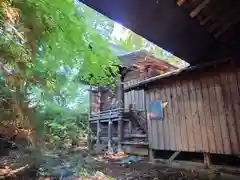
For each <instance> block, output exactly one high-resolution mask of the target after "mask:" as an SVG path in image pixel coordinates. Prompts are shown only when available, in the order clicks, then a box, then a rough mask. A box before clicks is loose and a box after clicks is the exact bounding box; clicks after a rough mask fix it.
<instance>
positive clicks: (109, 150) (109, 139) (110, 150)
mask: <svg viewBox="0 0 240 180" xmlns="http://www.w3.org/2000/svg"><path fill="white" fill-rule="evenodd" d="M108 152H110V153H112V152H113V148H112V120H111V119H109V121H108Z"/></svg>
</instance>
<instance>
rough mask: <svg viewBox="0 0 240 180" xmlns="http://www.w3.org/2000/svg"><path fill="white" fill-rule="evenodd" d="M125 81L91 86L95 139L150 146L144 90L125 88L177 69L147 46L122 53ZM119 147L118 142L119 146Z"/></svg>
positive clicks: (111, 144)
mask: <svg viewBox="0 0 240 180" xmlns="http://www.w3.org/2000/svg"><path fill="white" fill-rule="evenodd" d="M119 59H120V66H121V69H122V70H121V82H119V84H117V85H116V88H115V90H112V89H111V88H108V87H91V90H90V92H91V93H90V98H91V100H90V101H91V112H90V119H89V120H90V129H91V130H92V138H91V139H92V141H94V140H95V143H97V144H105V145H107V144H108V147H109V149H112V147H113V145H114V144H118V149H119V150H121V149H122V145H125V146H127V145H129V146H131V145H137V144H141V145H142V146H148V139H147V136H148V134H147V132H148V128H147V118H146V112H145V109H146V108H145V99H144V91H143V90H142V91H134V92H126V93H124V88H126V87H128V86H131V85H133V84H135V83H137V82H140V81H142V80H145V79H148V78H150V77H154V76H156V75H159V74H163V73H166V72H170V71H173V70H176V69H177V68H176V67H174V66H173V65H170V64H169V63H167V62H165V61H162V60H160V59H157V58H156V57H154V56H152V55H151V54H150V53H148V52H147V51H145V50H141V51H137V52H132V53H128V54H125V55H121V56H119ZM115 147H116V146H115Z"/></svg>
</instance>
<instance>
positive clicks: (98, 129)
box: [96, 120, 101, 144]
mask: <svg viewBox="0 0 240 180" xmlns="http://www.w3.org/2000/svg"><path fill="white" fill-rule="evenodd" d="M100 131H101V127H100V120H98V121H97V142H96V143H97V144H100Z"/></svg>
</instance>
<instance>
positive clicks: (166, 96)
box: [126, 69, 240, 155]
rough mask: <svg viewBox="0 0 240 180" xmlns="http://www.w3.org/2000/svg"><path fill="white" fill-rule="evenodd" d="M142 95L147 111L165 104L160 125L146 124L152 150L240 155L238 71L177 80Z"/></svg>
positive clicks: (165, 82)
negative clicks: (157, 103) (154, 103)
mask: <svg viewBox="0 0 240 180" xmlns="http://www.w3.org/2000/svg"><path fill="white" fill-rule="evenodd" d="M145 93H146V106H147V111H148V105H149V102H150V101H152V100H156V99H158V100H162V101H165V102H167V106H166V107H165V108H164V110H163V112H164V119H163V121H162V120H149V123H148V128H149V131H148V132H149V135H148V137H149V144H150V148H151V149H158V150H173V151H191V152H210V153H219V154H236V155H239V154H240V71H238V70H236V69H235V70H230V71H219V72H217V71H215V72H210V71H209V72H200V73H199V72H198V73H192V74H191V75H187V76H176V77H174V78H170V79H166V80H161V81H159V82H156V83H155V84H152V85H151V87H148V89H147V90H146V92H145ZM130 96H131V95H130ZM126 97H127V96H126ZM126 100H128V98H126ZM129 101H131V100H129ZM134 101H136V100H134Z"/></svg>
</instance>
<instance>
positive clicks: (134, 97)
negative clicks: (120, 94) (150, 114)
mask: <svg viewBox="0 0 240 180" xmlns="http://www.w3.org/2000/svg"><path fill="white" fill-rule="evenodd" d="M141 80H142V79H141V78H137V79H132V80H130V81H127V82H125V83H124V87H128V86H131V85H134V84H136V83H138V82H139V81H141ZM144 96H145V95H144V90H140V91H135V90H132V91H130V92H125V93H124V109H128V108H129V104H132V105H133V108H134V109H136V110H140V111H141V110H142V111H144V110H145V100H144Z"/></svg>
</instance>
